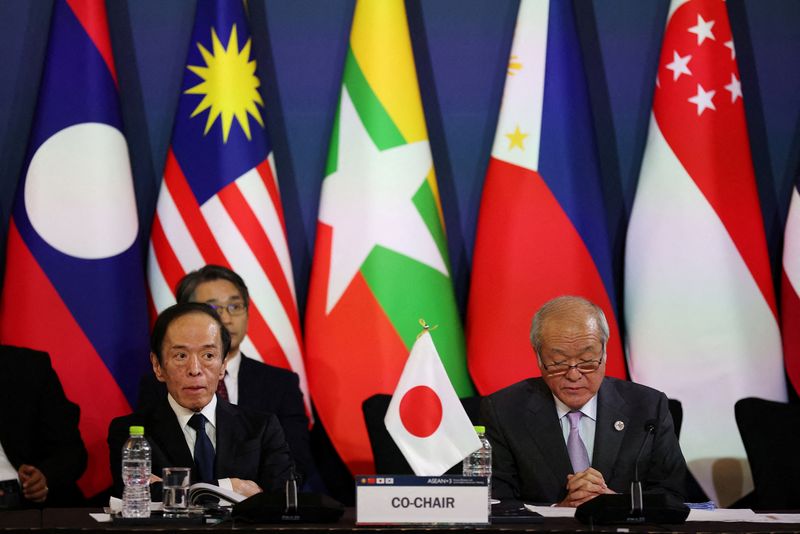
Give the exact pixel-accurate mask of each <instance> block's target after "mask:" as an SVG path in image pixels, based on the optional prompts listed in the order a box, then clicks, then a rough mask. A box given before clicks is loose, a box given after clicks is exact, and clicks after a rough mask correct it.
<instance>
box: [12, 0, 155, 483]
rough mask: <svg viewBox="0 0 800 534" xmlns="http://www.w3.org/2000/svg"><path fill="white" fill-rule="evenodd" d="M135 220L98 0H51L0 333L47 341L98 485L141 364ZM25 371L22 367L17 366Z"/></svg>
mask: <svg viewBox="0 0 800 534" xmlns="http://www.w3.org/2000/svg"><path fill="white" fill-rule="evenodd" d="M138 236H139V223H138V218H137V212H136V200H135V197H134V190H133V181H132V178H131V170H130V162H129V159H128V146H127V143H126V141H125V137H124V135H123V134H122V120H121V116H120V110H119V103H118V97H117V77H116V71H115V69H114V60H113V57H112V53H111V43H110V40H109V35H108V25H107V21H106V10H105V3H104V2H98V1H95V0H66V1H65V0H57V1H56V2H55V4H54V7H53V15H52V19H51V27H50V40H49V42H48V47H47V53H46V57H45V65H44V70H43V73H42V82H41V87H40V89H39V98H38V102H37V108H36V115H35V118H34V122H33V126H32V130H31V134H30V140H29V142H28V151H27V155H26V158H25V166H24V171H23V174H22V178H21V180H20V183H19V185H18V187H17V194H16V198H15V203H14V209H13V214H12V219H11V223H10V227H9V233H8V248H7V262H6V272H5V280H4V282H3V295H2V300H0V341H2V343H7V344H14V345H24V346H28V347H33V348H36V349H39V350H44V351H47V352H49V353H50V356H51V358H52V361H53V367H54V368H55V370H56V372H57V373H58V375H59V378H60V379H61V382H62V384H63V386H64V390H65V392H66V394H67V396H68V397H69V398H70V399H71V400H72V401H74V402H77V403H78V404H79V405H80V407H81V421H80V430H81V435H82V437H83V440H84V443H85V444H86V447H87V449H88V450H89V467H88V469H87V472H86V474H85V475H84V477H83V478H82V479H81V481H80V485H81V488H82V490H83V491H84V493H86V494H94V493H97V492H98V491H100V490H103V489H105V488H106V487H108V485H109V484H110V483H111V477H110V473H109V472H108V450H107V445H106V434H107V431H108V424H109V422H110V421H111V419H112V418H114V417H117V416H119V415H124V414H126V413H129V412H130V406H131V404H132V401H133V399H134V396H135V392H136V385H137V383H138V379H139V376H141V374H142V373H143V372H144V371H145V370H146V369H147V367H148V366H149V362H148V357H147V356H148V353H149V350H148V342H147V336H148V329H147V307H146V300H145V299H146V297H145V295H146V293H145V283H144V272H143V262H142V256H141V250H140V246H139V241H138ZM19 378H20V380H24V379H25V377H19Z"/></svg>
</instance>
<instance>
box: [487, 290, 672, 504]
mask: <svg viewBox="0 0 800 534" xmlns="http://www.w3.org/2000/svg"><path fill="white" fill-rule="evenodd" d="M608 335H609V331H608V323H607V321H606V318H605V315H604V314H603V311H602V310H601V309H600V308H599V307H597V306H596V305H594V304H592V303H591V302H589V301H587V300H585V299H582V298H580V297H558V298H556V299H553V300H551V301H549V302H547V303H546V304H545V305H544V306H542V308H541V309H540V310H539V311H538V312H536V315H535V316H534V319H533V325H532V327H531V343H532V345H533V348H534V351H535V352H536V355H537V360H538V365H539V369H540V370H541V373H542V377H541V378H530V379H527V380H523V381H522V382H518V383H516V384H513V385H511V386H509V387H507V388H504V389H502V390H500V391H498V392H496V393H494V394H492V395H489V396H488V397H486V398H484V400H483V403H482V406H481V418H482V421H483V422H484V423H485V424H486V429H487V435H488V437H489V441H490V443H491V444H492V447H493V450H492V452H493V461H492V464H493V465H492V467H493V470H492V494H493V495H494V496H495V497H497V498H500V499H508V498H510V499H517V500H522V501H526V502H537V503H557V504H559V505H561V506H578V505H579V504H582V503H583V502H586V501H588V500H590V499H592V498H594V497H596V496H597V495H600V494H603V493H624V492H627V491H629V490H630V483H631V481H632V480H633V479H634V476H635V475H634V471H635V468H636V458H637V454H638V453H639V450H640V448H641V447H642V444H643V443H645V441H647V443H646V444H645V445H644V449H643V452H642V456H641V459H640V461H639V478H640V480H641V481H642V482H643V489H644V490H645V491H650V492H658V491H661V492H667V493H671V494H673V495H676V496H678V497H680V498H683V495H682V493H683V483H684V480H685V476H686V462H685V461H684V458H683V454H682V453H681V450H680V447H679V445H678V440H677V438H676V437H675V431H674V429H673V425H672V417H671V415H670V412H669V408H668V404H667V397H666V396H665V395H664V394H663V393H661V392H659V391H656V390H654V389H651V388H648V387H646V386H642V385H639V384H634V383H632V382H626V381H623V380H617V379H615V378H610V377H605V364H606V352H605V350H606V343H607V341H608ZM651 431H652V432H653V435H652V436H650V437H648V436H647V434H648V433H649V432H651Z"/></svg>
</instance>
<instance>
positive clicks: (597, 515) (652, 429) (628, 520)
mask: <svg viewBox="0 0 800 534" xmlns="http://www.w3.org/2000/svg"><path fill="white" fill-rule="evenodd" d="M631 428H633V427H631ZM657 428H658V421H657V420H656V419H648V420H647V421H645V422H644V432H645V435H644V438H643V439H642V444H641V445H640V446H639V453H638V454H637V455H636V465H634V476H633V481H632V482H631V494H630V495H628V494H627V493H606V494H603V495H598V496H597V497H595V498H594V499H590V500H588V501H586V502H585V503H583V504H581V505H580V506H578V508H577V509H576V510H575V518H576V519H577V520H578V521H580V522H582V523H586V524H589V525H593V524H598V525H611V524H614V523H620V524H641V523H683V522H684V521H686V517H687V516H688V515H689V508H688V507H687V506H686V505H685V504H684V503H683V501H682V500H681V499H680V497H678V496H676V495H673V494H671V493H669V492H652V493H648V494H647V495H643V493H642V482H641V481H640V480H639V462H641V460H642V454H644V449H645V447H646V446H647V441H648V440H652V439H655V438H654V435H655V433H656V429H657ZM645 478H647V475H645ZM645 505H647V506H646V508H647V509H645Z"/></svg>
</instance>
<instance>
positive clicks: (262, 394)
mask: <svg viewBox="0 0 800 534" xmlns="http://www.w3.org/2000/svg"><path fill="white" fill-rule="evenodd" d="M175 294H176V298H177V300H178V302H203V303H205V304H208V305H209V306H211V307H212V308H214V309H215V310H216V311H217V313H218V315H219V317H220V320H221V321H222V323H223V324H224V325H225V327H226V328H227V329H228V332H230V335H231V350H230V353H229V354H228V358H227V366H226V369H227V371H228V372H227V373H226V376H225V378H224V379H223V380H222V381H220V389H221V391H219V393H220V394H221V395H222V396H223V397H224V398H225V399H226V400H228V401H230V402H231V403H232V404H237V405H239V406H244V407H245V408H249V409H251V410H256V411H264V412H270V413H274V414H275V415H276V416H277V417H278V421H280V424H281V426H282V427H283V431H284V434H285V435H286V441H287V443H288V444H289V449H290V450H291V453H292V458H293V459H294V461H295V464H296V466H297V470H298V474H299V475H300V476H301V477H302V478H303V479H305V480H308V479H309V478H312V477H314V476H315V473H316V468H315V466H314V460H313V458H312V456H311V448H310V444H309V432H308V417H307V416H306V409H305V405H304V404H303V393H302V392H301V391H300V387H299V379H298V377H297V374H296V373H293V372H292V371H288V370H286V369H281V368H280V367H275V366H273V365H267V364H265V363H263V362H260V361H256V360H254V359H252V358H248V357H245V356H244V355H242V353H241V343H242V341H243V340H244V338H245V335H246V334H247V325H248V320H249V306H250V295H249V292H248V290H247V286H246V285H245V283H244V281H243V280H242V278H241V277H240V276H239V275H238V274H236V273H235V272H233V271H231V270H230V269H227V268H225V267H220V266H218V265H206V266H205V267H203V268H202V269H199V270H196V271H192V272H190V273H188V274H187V275H186V276H184V277H183V278H182V279H181V281H180V282H178V286H177V288H176V291H175ZM165 394H166V392H165V389H164V385H163V384H161V383H159V382H158V381H157V380H156V378H155V376H154V375H153V374H152V373H148V374H147V375H146V376H144V377H143V378H142V381H141V382H140V386H139V402H138V406H139V408H142V407H144V406H147V405H149V404H152V403H153V402H155V401H157V400H158V399H160V398H162V397H163V396H164V395H165Z"/></svg>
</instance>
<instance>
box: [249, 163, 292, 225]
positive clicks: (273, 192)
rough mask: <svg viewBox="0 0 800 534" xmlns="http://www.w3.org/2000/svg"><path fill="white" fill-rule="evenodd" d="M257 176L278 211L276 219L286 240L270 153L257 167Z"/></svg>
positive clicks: (281, 206)
mask: <svg viewBox="0 0 800 534" xmlns="http://www.w3.org/2000/svg"><path fill="white" fill-rule="evenodd" d="M256 170H257V171H258V174H259V176H261V179H262V181H263V182H264V187H266V188H267V192H268V193H269V198H270V199H272V205H273V206H274V207H275V211H276V212H277V213H278V219H279V220H280V221H281V228H282V229H283V232H284V233H283V240H284V241H288V238H287V236H286V220H285V219H284V217H283V204H282V203H281V196H280V192H279V191H278V184H277V182H276V180H275V173H274V172H273V171H272V153H270V155H269V158H267V159H265V160H264V161H262V162H261V163H260V164H259V165H258V166H257V167H256Z"/></svg>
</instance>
